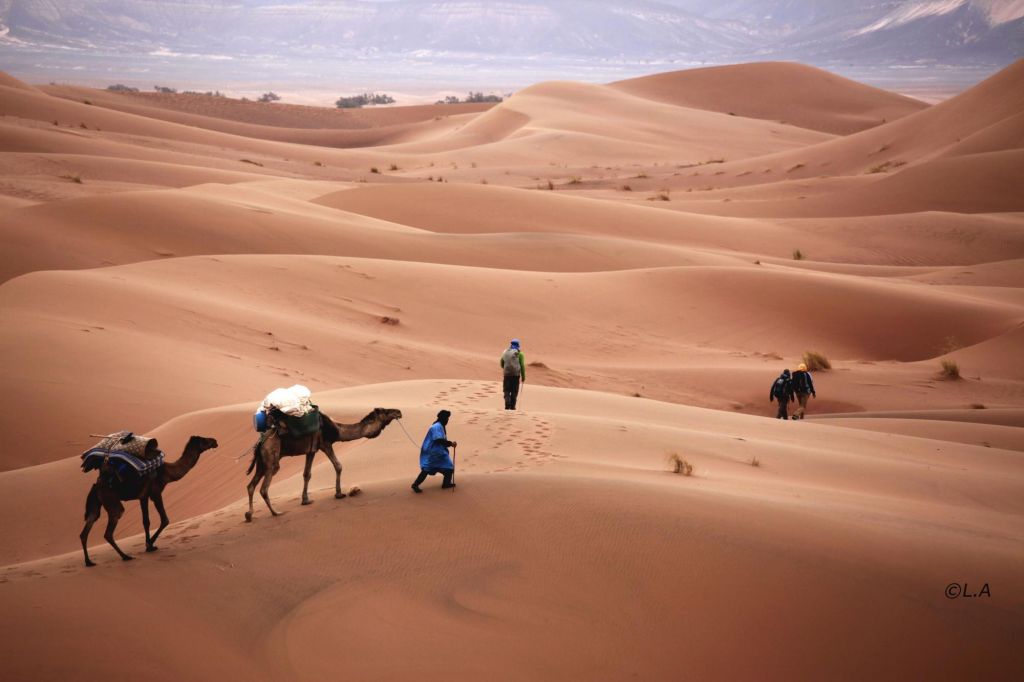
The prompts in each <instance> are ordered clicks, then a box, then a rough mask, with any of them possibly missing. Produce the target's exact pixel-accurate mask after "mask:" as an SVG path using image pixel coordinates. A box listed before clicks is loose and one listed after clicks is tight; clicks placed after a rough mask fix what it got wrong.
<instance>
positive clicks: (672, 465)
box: [668, 452, 693, 476]
mask: <svg viewBox="0 0 1024 682" xmlns="http://www.w3.org/2000/svg"><path fill="white" fill-rule="evenodd" d="M668 470H669V471H671V472H672V473H673V474H682V475H683V476H692V475H693V465H692V464H690V463H689V462H687V461H686V460H685V459H683V458H682V457H680V456H679V455H678V453H675V452H673V453H671V454H669V456H668Z"/></svg>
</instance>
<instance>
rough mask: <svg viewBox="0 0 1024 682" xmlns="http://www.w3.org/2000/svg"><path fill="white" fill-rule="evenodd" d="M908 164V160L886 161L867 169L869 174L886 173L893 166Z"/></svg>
mask: <svg viewBox="0 0 1024 682" xmlns="http://www.w3.org/2000/svg"><path fill="white" fill-rule="evenodd" d="M906 165H907V162H906V161H886V162H885V163H880V164H878V165H877V166H872V167H871V168H869V169H868V170H867V173H868V174H869V175H870V174H872V173H884V172H886V171H887V170H889V169H891V168H899V167H900V166H906Z"/></svg>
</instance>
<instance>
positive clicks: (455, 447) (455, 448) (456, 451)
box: [452, 445, 459, 485]
mask: <svg viewBox="0 0 1024 682" xmlns="http://www.w3.org/2000/svg"><path fill="white" fill-rule="evenodd" d="M458 451H459V446H457V445H453V446H452V485H455V455H456V454H458Z"/></svg>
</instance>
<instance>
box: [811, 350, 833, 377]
mask: <svg viewBox="0 0 1024 682" xmlns="http://www.w3.org/2000/svg"><path fill="white" fill-rule="evenodd" d="M804 364H805V365H807V369H809V370H810V371H812V372H821V371H824V370H826V369H832V363H831V362H829V361H828V358H827V357H825V356H824V355H822V354H821V353H819V352H818V351H816V350H805V351H804Z"/></svg>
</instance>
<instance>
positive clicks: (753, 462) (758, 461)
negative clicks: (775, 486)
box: [750, 457, 761, 467]
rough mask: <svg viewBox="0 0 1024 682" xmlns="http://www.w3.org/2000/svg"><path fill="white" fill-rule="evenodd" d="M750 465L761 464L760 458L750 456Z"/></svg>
mask: <svg viewBox="0 0 1024 682" xmlns="http://www.w3.org/2000/svg"><path fill="white" fill-rule="evenodd" d="M750 466H752V467H759V466H761V460H759V459H758V458H757V457H751V458H750Z"/></svg>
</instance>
